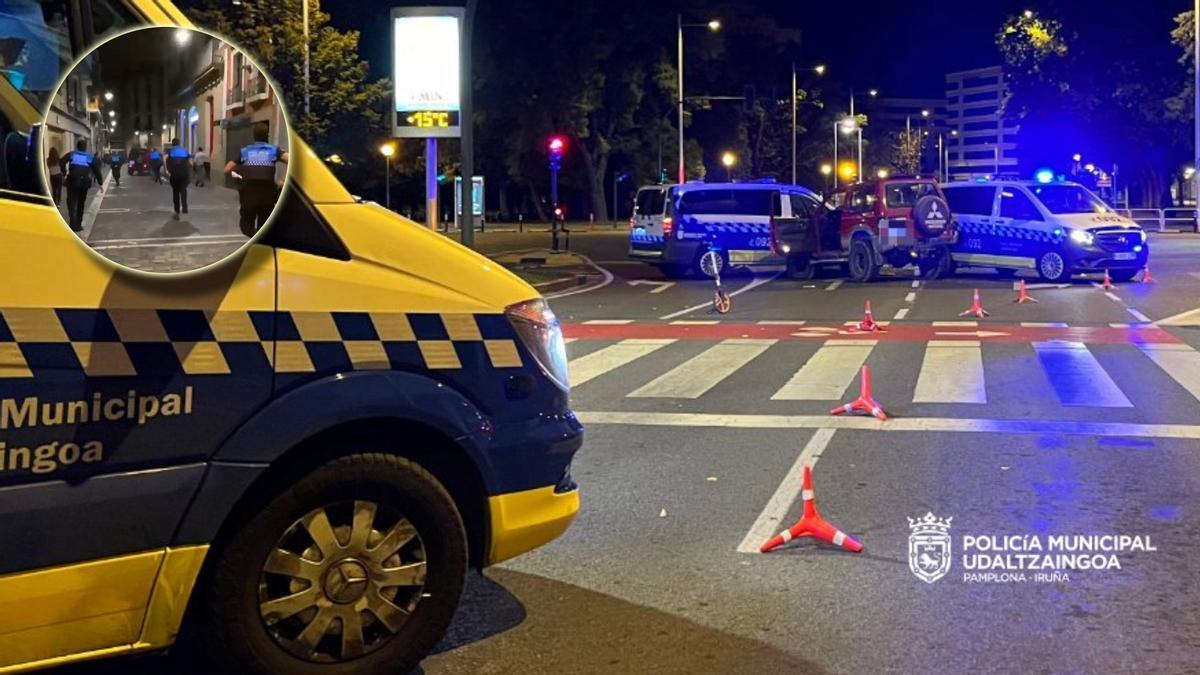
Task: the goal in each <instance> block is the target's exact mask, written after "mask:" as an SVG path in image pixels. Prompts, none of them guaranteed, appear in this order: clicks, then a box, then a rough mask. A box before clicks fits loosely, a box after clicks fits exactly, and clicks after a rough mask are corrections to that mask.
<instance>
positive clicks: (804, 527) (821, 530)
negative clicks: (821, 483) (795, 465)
mask: <svg viewBox="0 0 1200 675" xmlns="http://www.w3.org/2000/svg"><path fill="white" fill-rule="evenodd" d="M802 495H803V499H804V515H803V516H801V517H800V520H798V521H796V524H795V525H792V526H791V527H789V528H788V529H786V530H784V531H783V532H780V533H779V534H777V535H775V536H774V537H771V538H770V539H768V540H767V541H765V542H763V545H762V546H761V547H760V548H759V549H758V551H759V552H760V553H767V552H769V551H773V550H775V549H777V548H779V547H780V546H783V545H784V544H786V543H788V542H789V541H791V540H793V539H796V538H799V537H812V538H813V539H819V540H821V541H823V542H826V543H829V544H833V545H834V546H841V547H842V548H844V549H846V550H847V551H853V552H854V553H862V550H863V547H862V544H860V543H858V541H857V540H855V539H854V537H851V536H850V535H848V534H846V533H845V532H842V531H841V530H839V529H837V528H836V527H834V526H833V525H832V524H830V523H829V521H827V520H825V519H824V518H822V517H821V514H820V513H819V512H817V498H816V495H815V494H814V493H813V479H812V467H811V466H807V465H805V467H804V492H803V493H802Z"/></svg>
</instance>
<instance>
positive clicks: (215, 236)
mask: <svg viewBox="0 0 1200 675" xmlns="http://www.w3.org/2000/svg"><path fill="white" fill-rule="evenodd" d="M230 237H241V238H242V239H245V238H246V235H244V234H238V233H237V232H229V233H228V234H193V235H190V236H187V237H135V238H129V237H126V238H123V239H122V238H116V239H93V240H91V241H90V242H88V243H90V244H141V243H145V242H163V243H168V244H169V243H173V242H177V241H196V240H198V239H229V238H230Z"/></svg>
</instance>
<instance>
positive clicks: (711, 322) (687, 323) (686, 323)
mask: <svg viewBox="0 0 1200 675" xmlns="http://www.w3.org/2000/svg"><path fill="white" fill-rule="evenodd" d="M719 323H721V322H720V321H717V320H715V319H713V320H709V321H672V322H671V325H672V326H715V325H717V324H719Z"/></svg>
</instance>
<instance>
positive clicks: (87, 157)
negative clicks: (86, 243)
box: [62, 138, 104, 232]
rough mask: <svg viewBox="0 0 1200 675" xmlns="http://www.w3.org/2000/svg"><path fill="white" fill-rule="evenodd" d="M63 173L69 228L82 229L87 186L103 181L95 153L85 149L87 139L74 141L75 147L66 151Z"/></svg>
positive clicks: (77, 230)
mask: <svg viewBox="0 0 1200 675" xmlns="http://www.w3.org/2000/svg"><path fill="white" fill-rule="evenodd" d="M62 169H63V173H64V174H66V176H67V180H66V183H67V214H68V215H69V216H70V217H69V218H68V223H69V224H70V225H71V229H72V230H74V231H76V232H82V231H83V207H84V206H86V205H87V193H88V188H90V187H92V181H93V180H95V181H96V183H97V184H100V183H103V182H104V179H103V177H102V176H101V175H100V164H99V163H98V162H97V161H96V155H94V154H92V153H90V152H88V151H87V141H86V140H84V139H82V138H81V139H79V140H77V141H75V149H74V150H72V151H71V152H68V153H67V154H66V155H65V156H64V157H63V159H62Z"/></svg>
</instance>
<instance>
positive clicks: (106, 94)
mask: <svg viewBox="0 0 1200 675" xmlns="http://www.w3.org/2000/svg"><path fill="white" fill-rule="evenodd" d="M112 99H113V93H112V92H111V91H106V92H104V100H105V101H111V100H112Z"/></svg>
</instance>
